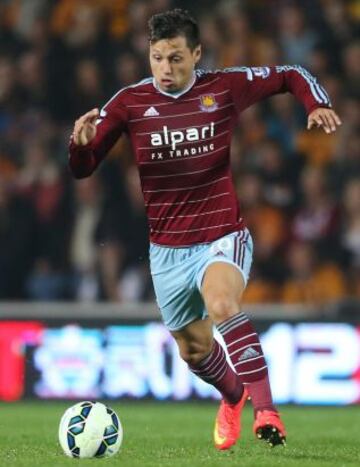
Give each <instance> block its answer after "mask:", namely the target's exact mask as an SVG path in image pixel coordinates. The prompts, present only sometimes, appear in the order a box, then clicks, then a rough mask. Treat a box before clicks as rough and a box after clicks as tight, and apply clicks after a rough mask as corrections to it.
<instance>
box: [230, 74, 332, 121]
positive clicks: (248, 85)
mask: <svg viewBox="0 0 360 467" xmlns="http://www.w3.org/2000/svg"><path fill="white" fill-rule="evenodd" d="M224 72H225V73H228V80H229V85H230V89H231V91H232V95H233V99H234V102H235V104H236V107H237V109H238V111H239V112H241V111H242V110H244V109H246V108H247V107H250V106H251V105H252V104H255V103H256V102H258V101H260V100H262V99H264V98H266V97H269V96H273V95H274V94H280V93H284V92H290V93H291V94H293V95H294V96H295V97H296V98H297V99H298V100H299V101H300V102H301V103H302V104H303V105H304V107H305V109H306V112H307V114H310V113H311V112H312V111H313V110H315V109H316V108H318V107H331V103H330V99H329V96H328V94H327V92H326V91H325V89H324V88H323V87H322V86H320V84H319V83H318V82H317V80H316V78H315V77H314V76H313V75H311V74H310V73H309V72H308V71H307V70H306V69H305V68H303V67H301V66H298V65H295V66H290V65H284V66H275V67H259V68H254V67H252V68H248V67H239V68H228V69H225V70H224Z"/></svg>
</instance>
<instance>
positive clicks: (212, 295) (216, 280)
mask: <svg viewBox="0 0 360 467" xmlns="http://www.w3.org/2000/svg"><path fill="white" fill-rule="evenodd" d="M245 286H246V284H245V280H244V276H243V275H242V273H241V272H240V271H239V269H238V268H237V267H236V266H235V265H233V264H230V263H227V262H221V261H217V262H213V263H211V264H209V266H208V267H207V268H206V270H205V273H204V277H203V281H202V286H201V294H202V297H203V300H204V302H205V306H206V309H207V311H208V313H209V316H210V317H211V319H212V320H213V321H214V322H215V323H217V322H221V321H223V320H225V319H227V318H229V317H230V316H233V315H234V314H236V313H238V312H239V310H240V305H241V300H242V295H243V292H244V290H245Z"/></svg>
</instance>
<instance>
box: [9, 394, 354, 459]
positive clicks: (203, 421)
mask: <svg viewBox="0 0 360 467" xmlns="http://www.w3.org/2000/svg"><path fill="white" fill-rule="evenodd" d="M68 405H69V404H63V403H47V402H42V403H30V402H24V403H16V404H0V450H1V451H0V452H1V457H0V465H1V466H3V465H4V466H24V467H25V466H26V467H33V466H46V467H53V466H67V465H69V466H70V465H78V464H77V463H78V462H80V463H81V467H82V466H87V465H91V466H94V465H98V466H99V467H101V466H112V465H119V466H123V467H137V466H139V467H140V466H141V467H142V466H144V467H150V466H152V467H162V466H171V467H187V466H189V467H190V466H191V467H198V466H207V467H226V466H235V465H236V466H244V467H248V466H251V467H252V466H254V467H255V466H256V467H262V466H264V467H265V466H266V467H272V466H284V467H292V466H301V467H312V466H314V467H315V466H326V467H328V466H334V467H342V466H344V467H345V466H346V467H348V466H357V467H359V466H360V449H359V445H360V430H359V421H360V407H346V408H325V407H317V408H308V407H306V408H304V407H284V408H282V410H281V412H282V414H283V419H284V421H285V423H286V425H287V429H288V432H289V435H288V444H287V447H286V448H283V447H277V448H274V449H271V448H269V447H268V446H267V445H266V444H265V443H264V442H262V441H258V440H256V439H255V438H254V436H253V435H252V433H251V429H250V427H251V423H252V413H251V410H250V408H247V409H246V411H245V413H244V417H243V422H244V423H243V425H244V430H243V437H242V439H241V441H239V443H238V444H237V446H236V447H235V448H234V449H232V450H231V451H226V452H217V451H216V450H215V449H214V448H213V447H212V441H211V434H212V426H213V419H214V415H215V413H216V408H217V405H216V404H208V403H191V404H188V403H186V404H185V403H178V404H171V403H155V404H154V403H113V404H110V405H111V406H112V407H113V408H114V409H115V410H116V411H117V413H118V414H119V416H120V418H121V420H122V423H123V426H124V442H123V446H122V449H121V452H120V453H119V454H118V455H117V456H115V457H114V458H112V459H94V460H76V459H70V458H66V457H65V456H64V455H63V454H62V452H61V449H60V447H59V445H58V442H57V427H58V422H59V419H60V417H61V415H62V413H63V411H64V409H65V408H66V407H67V406H68Z"/></svg>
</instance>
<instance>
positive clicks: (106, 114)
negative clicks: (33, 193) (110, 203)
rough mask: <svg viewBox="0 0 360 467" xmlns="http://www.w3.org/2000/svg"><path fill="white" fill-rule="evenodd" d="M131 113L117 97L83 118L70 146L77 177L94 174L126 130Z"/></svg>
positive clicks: (77, 122) (72, 170)
mask: <svg viewBox="0 0 360 467" xmlns="http://www.w3.org/2000/svg"><path fill="white" fill-rule="evenodd" d="M126 123H127V110H126V107H125V106H124V105H123V104H122V103H121V102H119V100H118V99H117V98H116V96H115V98H114V99H111V100H110V101H109V102H108V104H106V105H105V107H104V108H102V109H101V111H100V112H99V109H92V110H90V111H89V112H87V113H85V114H84V115H82V116H81V117H79V118H78V119H77V120H76V122H75V124H74V128H73V133H72V135H71V138H70V145H69V166H70V169H71V172H72V174H73V175H74V177H76V178H84V177H88V176H89V175H91V174H92V173H93V172H94V170H95V169H96V168H97V167H98V165H99V164H100V162H101V161H102V160H103V159H104V157H105V156H106V154H107V153H108V152H109V150H110V149H111V148H112V146H113V145H114V144H115V142H116V141H117V140H118V138H119V137H120V136H121V134H122V133H123V132H124V131H125V130H126Z"/></svg>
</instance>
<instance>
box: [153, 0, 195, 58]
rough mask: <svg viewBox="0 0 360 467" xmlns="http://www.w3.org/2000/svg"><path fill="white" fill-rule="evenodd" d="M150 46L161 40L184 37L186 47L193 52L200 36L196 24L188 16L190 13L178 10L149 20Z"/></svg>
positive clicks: (159, 14) (157, 15)
mask: <svg viewBox="0 0 360 467" xmlns="http://www.w3.org/2000/svg"><path fill="white" fill-rule="evenodd" d="M149 29H150V36H149V41H150V44H154V43H155V42H157V41H160V40H161V39H173V38H174V37H177V36H184V37H185V39H186V43H187V46H188V47H189V49H190V50H194V49H195V47H196V46H198V45H199V44H200V34H199V27H198V25H197V22H196V21H195V20H194V19H193V18H192V17H191V16H190V13H189V12H188V11H186V10H182V9H180V8H175V9H174V10H170V11H166V12H165V13H158V14H156V15H154V16H152V17H151V18H150V20H149Z"/></svg>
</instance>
